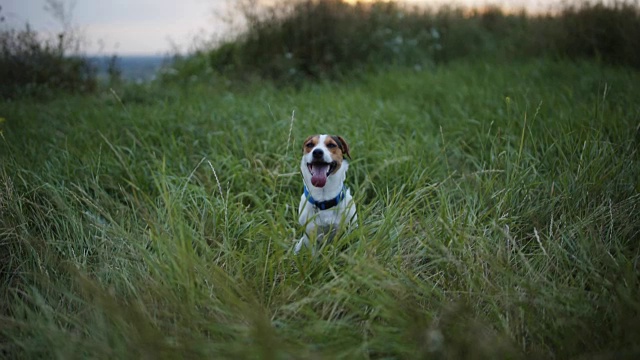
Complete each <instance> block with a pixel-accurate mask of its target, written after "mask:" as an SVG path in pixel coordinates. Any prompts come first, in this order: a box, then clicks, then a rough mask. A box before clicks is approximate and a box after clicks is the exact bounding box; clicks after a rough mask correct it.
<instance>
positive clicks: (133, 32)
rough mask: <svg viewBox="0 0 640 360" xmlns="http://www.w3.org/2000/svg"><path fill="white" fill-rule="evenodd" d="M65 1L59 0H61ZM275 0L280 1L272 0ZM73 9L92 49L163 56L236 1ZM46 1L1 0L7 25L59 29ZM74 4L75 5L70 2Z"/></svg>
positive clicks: (534, 0) (513, 0) (150, 0)
mask: <svg viewBox="0 0 640 360" xmlns="http://www.w3.org/2000/svg"><path fill="white" fill-rule="evenodd" d="M59 1H60V0H58V2H59ZM272 1H275V0H272ZM409 1H410V2H415V3H427V4H429V3H436V4H437V3H458V4H462V5H472V4H480V5H485V4H487V3H498V4H501V5H502V6H507V7H511V8H513V7H519V6H527V7H529V8H531V9H539V8H541V7H545V6H547V5H548V4H550V3H554V2H558V0H509V1H507V0H502V1H499V0H496V1H490V0H453V1H447V0H409ZM62 2H63V3H64V4H65V5H67V8H68V9H71V12H70V14H71V19H70V20H71V23H72V24H73V25H74V26H75V27H77V28H79V29H80V30H81V31H82V33H83V34H84V37H85V39H86V43H85V44H84V51H85V52H86V53H88V54H104V55H110V54H113V53H117V54H119V55H134V54H149V55H164V54H167V53H169V52H172V51H173V50H174V48H175V46H177V50H180V51H183V52H184V51H187V50H189V49H190V46H192V45H193V44H194V39H198V38H199V39H205V40H206V39H208V38H210V37H211V36H212V34H215V33H218V34H221V33H224V32H225V30H226V26H225V23H224V21H222V19H221V16H220V14H224V13H225V9H226V6H227V5H228V4H233V3H234V0H62ZM46 4H47V1H46V0H0V6H2V10H1V13H0V14H1V15H2V16H4V18H5V21H4V22H3V24H2V26H3V27H5V28H6V27H22V26H24V24H25V23H27V22H29V24H31V26H32V27H33V28H34V29H35V30H37V31H42V32H45V33H49V34H52V33H53V34H55V33H56V32H58V31H60V29H61V28H62V26H61V24H60V22H59V21H57V20H56V18H55V17H54V16H53V15H52V14H51V12H50V11H47V10H45V7H46ZM69 5H71V6H69ZM216 14H218V15H216Z"/></svg>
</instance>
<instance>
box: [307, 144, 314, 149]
mask: <svg viewBox="0 0 640 360" xmlns="http://www.w3.org/2000/svg"><path fill="white" fill-rule="evenodd" d="M305 147H307V148H309V149H311V148H312V147H313V143H307V144H306V145H305Z"/></svg>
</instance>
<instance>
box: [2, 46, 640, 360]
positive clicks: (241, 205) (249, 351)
mask: <svg viewBox="0 0 640 360" xmlns="http://www.w3.org/2000/svg"><path fill="white" fill-rule="evenodd" d="M638 84H640V74H639V73H638V72H637V71H636V70H632V69H629V68H625V67H610V66H606V65H602V64H597V63H595V62H588V61H585V62H568V61H556V60H549V59H538V60H535V59H532V60H527V61H521V62H511V63H495V62H493V63H492V62H484V61H479V60H461V61H453V62H451V63H449V64H446V65H442V66H433V67H424V68H419V69H418V68H406V67H399V68H391V69H387V70H386V71H380V72H371V73H368V74H366V75H364V76H359V77H357V78H353V79H350V80H343V81H338V82H318V83H304V84H303V85H302V86H298V87H286V86H284V87H282V86H275V85H273V84H270V83H267V82H264V83H259V82H257V83H252V84H247V83H234V82H233V81H229V80H224V79H222V78H216V77H214V78H213V80H210V81H197V80H194V81H191V82H190V83H186V84H182V85H176V86H165V87H160V86H155V85H128V86H123V87H120V88H117V89H112V90H109V89H104V90H100V91H98V92H97V93H95V94H93V95H73V94H67V95H64V94H62V95H59V96H57V97H55V98H54V99H48V100H42V101H40V100H33V99H29V98H27V99H15V100H6V101H3V102H1V103H0V116H1V117H2V118H3V120H2V122H1V123H0V130H2V137H0V162H1V164H2V167H1V168H0V248H1V251H0V258H1V259H0V260H1V263H0V266H1V268H0V270H1V273H2V279H1V281H2V283H1V285H0V323H1V324H2V325H0V354H3V356H6V357H8V358H9V357H10V358H42V357H45V358H64V359H71V358H154V359H155V358H264V359H283V358H284V359H286V358H327V359H329V358H515V359H517V358H553V357H557V358H569V357H586V358H590V357H593V358H603V359H604V358H617V359H619V358H633V357H634V356H637V355H638V354H640V347H639V345H638V344H639V343H638V339H640V277H639V275H638V274H639V271H640V268H639V266H640V265H639V264H638V261H639V260H640V242H639V240H640V221H638V220H639V219H638V215H639V209H640V195H639V191H640V181H639V180H638V179H640V166H638V162H639V161H640V158H639V154H638V149H639V141H640V128H639V127H638V126H639V125H638V119H640V108H639V107H638V104H640V88H639V87H638ZM325 132H326V133H335V134H340V135H342V136H344V137H345V138H346V139H347V141H349V143H350V145H351V153H352V157H353V161H352V162H351V166H350V169H349V173H348V176H347V183H348V186H349V187H350V188H351V189H352V193H353V194H354V196H355V199H356V202H357V205H358V210H359V214H358V215H359V216H358V218H359V227H358V228H357V229H356V230H355V231H353V232H351V233H348V234H344V236H342V237H341V238H340V239H339V240H338V241H336V242H335V243H333V244H331V245H330V246H327V247H325V248H324V249H323V250H322V251H321V252H320V253H319V254H318V255H317V256H312V255H311V254H310V253H304V254H301V255H298V256H294V255H293V252H292V248H293V244H294V241H295V240H296V238H299V236H300V235H301V231H302V229H301V228H300V226H298V225H297V221H296V211H297V204H298V201H299V197H300V194H301V191H302V183H301V176H300V174H299V158H300V154H301V141H302V140H303V139H304V138H305V137H306V136H307V135H309V134H314V133H325Z"/></svg>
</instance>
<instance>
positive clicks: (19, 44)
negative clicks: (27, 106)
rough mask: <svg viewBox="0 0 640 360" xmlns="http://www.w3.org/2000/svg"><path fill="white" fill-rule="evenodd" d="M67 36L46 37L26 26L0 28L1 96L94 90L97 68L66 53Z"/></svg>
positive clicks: (12, 96) (63, 34)
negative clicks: (15, 28) (21, 27)
mask: <svg viewBox="0 0 640 360" xmlns="http://www.w3.org/2000/svg"><path fill="white" fill-rule="evenodd" d="M69 37H70V35H69V34H65V33H61V34H60V35H58V38H57V40H56V41H52V40H45V39H42V38H41V37H40V36H38V34H37V33H36V32H35V31H34V30H33V29H31V28H30V27H29V25H27V26H26V27H25V29H24V30H14V29H12V30H4V31H0V78H2V83H0V97H1V98H4V99H6V98H14V97H19V96H22V95H36V94H44V93H47V92H50V91H52V90H63V91H69V92H86V91H92V90H94V89H95V88H96V85H97V81H96V70H95V69H94V67H93V66H91V65H90V63H89V61H88V60H87V59H85V58H82V57H79V56H67V54H66V53H67V51H68V44H69Z"/></svg>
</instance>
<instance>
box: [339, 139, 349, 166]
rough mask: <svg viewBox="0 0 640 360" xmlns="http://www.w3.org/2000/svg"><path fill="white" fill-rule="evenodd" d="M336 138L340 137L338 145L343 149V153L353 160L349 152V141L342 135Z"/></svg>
mask: <svg viewBox="0 0 640 360" xmlns="http://www.w3.org/2000/svg"><path fill="white" fill-rule="evenodd" d="M336 138H338V145H340V150H342V153H343V154H345V155H346V156H347V157H348V158H349V160H351V154H349V144H347V141H346V140H345V139H344V138H343V137H342V136H336Z"/></svg>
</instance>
